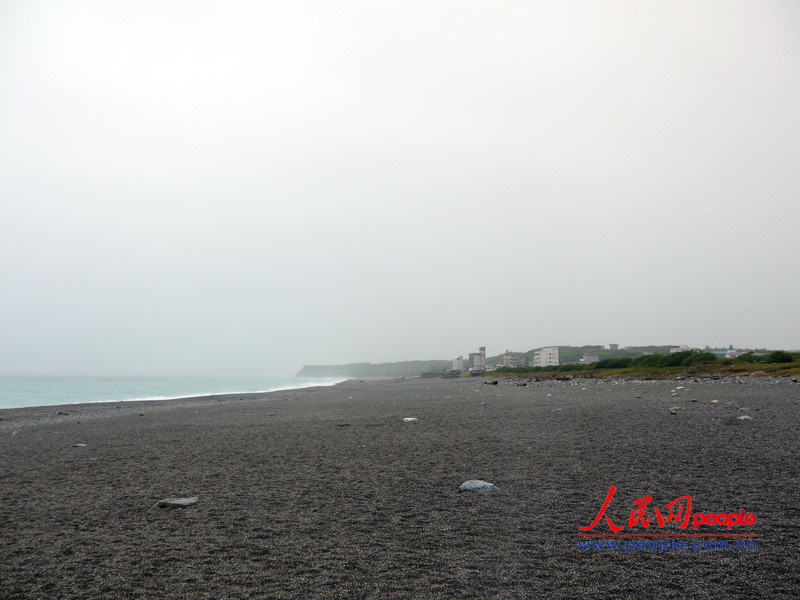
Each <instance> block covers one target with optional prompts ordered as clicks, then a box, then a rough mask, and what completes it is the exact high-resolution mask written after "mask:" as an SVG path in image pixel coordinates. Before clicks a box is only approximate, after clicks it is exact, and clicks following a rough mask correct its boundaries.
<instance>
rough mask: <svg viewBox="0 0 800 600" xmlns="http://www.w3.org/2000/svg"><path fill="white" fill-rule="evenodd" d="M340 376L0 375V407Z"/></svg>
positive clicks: (301, 383)
mask: <svg viewBox="0 0 800 600" xmlns="http://www.w3.org/2000/svg"><path fill="white" fill-rule="evenodd" d="M340 381H342V379H327V378H317V379H307V378H303V377H89V376H41V377H31V376H16V375H0V409H2V408H20V407H23V406H57V405H61V404H76V403H81V402H124V401H126V400H165V399H172V398H186V397H191V396H207V395H212V394H229V393H238V392H272V391H276V390H285V389H299V388H305V387H313V386H324V385H334V384H336V383H338V382H340Z"/></svg>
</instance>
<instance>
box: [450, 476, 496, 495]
mask: <svg viewBox="0 0 800 600" xmlns="http://www.w3.org/2000/svg"><path fill="white" fill-rule="evenodd" d="M458 491H459V492H472V493H473V494H486V493H488V492H499V491H500V488H499V487H497V486H496V485H495V484H493V483H489V482H488V481H484V480H483V479H470V480H469V481H465V482H464V483H462V484H461V486H460V487H459V488H458Z"/></svg>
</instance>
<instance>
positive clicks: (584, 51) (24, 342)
mask: <svg viewBox="0 0 800 600" xmlns="http://www.w3.org/2000/svg"><path fill="white" fill-rule="evenodd" d="M799 107H800V4H798V3H797V2H794V1H791V0H787V1H785V2H780V1H748V2H738V1H735V0H724V1H718V2H716V1H698V0H691V1H686V2H683V1H676V0H669V1H664V2H627V1H619V2H617V1H597V2H564V1H563V0H554V1H552V2H550V1H539V2H537V1H531V0H526V1H517V2H514V1H512V2H508V1H497V0H493V1H488V0H487V1H485V2H476V1H470V0H466V1H465V0H458V1H451V2H431V1H430V0H426V1H419V2H418V1H415V0H404V1H402V2H393V1H390V2H387V1H382V2H375V1H355V0H343V1H339V2H335V1H307V0H291V1H286V2H268V1H267V2H232V1H227V0H226V1H220V2H215V1H204V0H191V1H186V2H183V1H170V0H154V1H147V0H137V1H135V2H133V1H130V2H122V1H117V2H114V1H108V0H97V1H88V0H73V1H69V2H63V1H60V0H53V1H36V0H20V1H15V0H4V1H3V2H2V3H0V194H1V195H2V198H0V281H1V283H0V372H4V373H87V374H104V373H109V374H112V373H113V374H159V375H160V374H218V375H226V374H276V375H284V374H293V373H294V372H296V371H297V370H298V369H299V368H300V367H301V366H302V365H303V364H305V363H313V364H320V363H324V364H331V363H342V362H353V361H371V362H383V361H392V360H406V359H429V358H452V357H455V356H457V355H459V354H466V353H468V352H473V351H476V350H477V347H478V346H481V345H485V346H486V347H487V351H488V353H489V354H497V353H500V352H502V351H504V350H505V349H506V348H509V349H512V350H520V351H523V350H529V349H531V348H535V347H539V346H543V345H559V344H562V345H564V344H570V345H583V344H605V343H609V342H614V343H619V344H621V345H623V346H627V345H642V344H691V345H701V346H703V345H706V344H709V345H712V346H713V345H725V346H727V345H728V344H734V345H736V346H743V347H772V348H790V349H792V348H798V347H800V319H798V308H797V307H798V299H799V298H800V275H799V274H798V258H800V235H798V230H799V226H800V205H799V204H798V200H800V193H799V192H800V108H799Z"/></svg>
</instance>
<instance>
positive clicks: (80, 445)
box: [72, 444, 88, 448]
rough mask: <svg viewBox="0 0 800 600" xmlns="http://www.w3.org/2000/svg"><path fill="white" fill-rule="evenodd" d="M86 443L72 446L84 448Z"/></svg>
mask: <svg viewBox="0 0 800 600" xmlns="http://www.w3.org/2000/svg"><path fill="white" fill-rule="evenodd" d="M87 445H88V444H72V447H73V448H86V446H87Z"/></svg>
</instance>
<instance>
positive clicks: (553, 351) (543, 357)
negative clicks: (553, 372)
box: [533, 346, 558, 367]
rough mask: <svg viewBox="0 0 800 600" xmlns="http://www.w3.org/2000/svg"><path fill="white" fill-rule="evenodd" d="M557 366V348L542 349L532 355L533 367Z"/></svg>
mask: <svg viewBox="0 0 800 600" xmlns="http://www.w3.org/2000/svg"><path fill="white" fill-rule="evenodd" d="M551 365H558V346H550V347H549V348H542V349H541V350H537V351H536V352H534V353H533V366H534V367H549V366H551Z"/></svg>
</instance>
